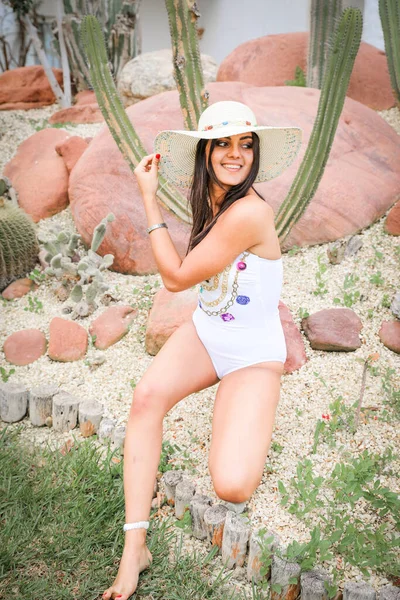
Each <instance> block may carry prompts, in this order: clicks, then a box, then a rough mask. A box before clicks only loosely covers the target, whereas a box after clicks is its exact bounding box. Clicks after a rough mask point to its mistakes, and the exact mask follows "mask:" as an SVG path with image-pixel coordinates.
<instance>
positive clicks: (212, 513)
mask: <svg viewBox="0 0 400 600" xmlns="http://www.w3.org/2000/svg"><path fill="white" fill-rule="evenodd" d="M227 512H228V509H227V508H226V506H223V505H222V504H216V505H215V506H210V508H207V510H206V511H205V513H204V526H205V529H206V533H207V537H206V539H207V540H208V541H209V542H210V544H212V545H213V546H218V548H220V549H221V547H222V537H223V534H224V525H225V519H226V513H227Z"/></svg>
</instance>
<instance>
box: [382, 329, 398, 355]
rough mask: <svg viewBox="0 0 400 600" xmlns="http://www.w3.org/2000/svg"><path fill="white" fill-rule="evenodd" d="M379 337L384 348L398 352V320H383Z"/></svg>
mask: <svg viewBox="0 0 400 600" xmlns="http://www.w3.org/2000/svg"><path fill="white" fill-rule="evenodd" d="M379 338H380V340H381V342H382V344H383V345H384V346H386V348H389V350H393V352H396V353H397V354H400V321H383V322H382V325H381V328H380V330H379Z"/></svg>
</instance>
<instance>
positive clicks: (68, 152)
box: [55, 135, 88, 173]
mask: <svg viewBox="0 0 400 600" xmlns="http://www.w3.org/2000/svg"><path fill="white" fill-rule="evenodd" d="M87 147H88V143H87V142H86V141H85V140H84V139H83V138H81V137H79V135H73V136H72V137H70V138H67V139H66V140H65V142H60V143H59V144H56V146H55V150H56V152H57V154H58V155H59V156H62V157H63V159H64V162H65V166H66V167H67V171H68V173H71V171H72V169H73V168H74V166H75V164H76V163H77V162H78V160H79V159H80V157H81V156H82V154H83V153H84V152H85V150H86V148H87Z"/></svg>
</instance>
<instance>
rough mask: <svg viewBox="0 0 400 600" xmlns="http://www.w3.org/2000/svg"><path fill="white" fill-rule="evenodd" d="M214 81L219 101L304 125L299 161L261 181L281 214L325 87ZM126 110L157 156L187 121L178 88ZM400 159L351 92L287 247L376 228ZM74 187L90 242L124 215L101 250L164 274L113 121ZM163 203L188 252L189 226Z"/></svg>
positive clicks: (396, 141) (277, 122)
mask: <svg viewBox="0 0 400 600" xmlns="http://www.w3.org/2000/svg"><path fill="white" fill-rule="evenodd" d="M207 87H208V90H209V92H210V102H211V103H213V102H217V101H219V100H227V99H229V100H237V101H239V102H244V103H245V104H248V105H249V106H250V107H251V108H252V109H253V110H254V112H255V113H256V116H257V119H258V121H259V123H260V124H263V125H264V124H265V125H274V126H284V125H292V126H293V125H295V126H300V127H301V128H302V129H303V144H302V148H301V151H300V154H299V156H298V157H297V158H296V160H295V162H294V163H293V164H292V165H291V166H290V167H289V168H288V169H287V170H286V171H284V173H283V174H282V175H280V176H279V177H277V178H275V179H273V180H271V181H269V182H266V183H263V184H259V185H257V186H256V187H257V189H258V190H259V191H260V192H261V193H262V194H263V196H264V197H265V199H266V200H267V201H268V203H269V204H270V205H271V206H272V208H273V209H274V211H275V213H276V212H277V211H278V209H279V207H280V205H281V204H282V202H283V201H284V199H285V198H286V196H287V194H288V192H289V189H290V187H291V184H292V182H293V179H294V178H295V175H296V172H297V170H298V168H299V165H300V164H301V161H302V158H303V156H304V154H305V151H306V148H307V144H308V141H309V138H310V134H311V131H312V127H313V124H314V121H315V117H316V114H317V110H318V101H319V97H320V91H319V90H315V89H310V88H298V87H290V86H289V87H264V88H261V87H253V86H250V85H248V84H245V83H235V82H232V83H229V82H228V83H210V84H208V86H207ZM127 113H128V116H129V118H130V120H131V121H132V123H133V125H134V127H135V129H136V131H137V133H138V134H139V136H140V138H141V140H142V141H143V144H144V146H145V148H146V150H147V151H148V152H149V153H150V152H152V151H153V143H154V138H155V136H156V134H157V133H158V132H159V131H160V130H162V129H166V128H168V129H183V127H184V124H183V118H182V114H181V110H180V105H179V98H178V92H175V91H172V92H164V93H162V94H158V95H157V96H153V97H152V98H148V99H147V100H143V101H142V102H138V103H137V104H135V105H133V106H130V107H129V108H128V109H127ZM399 164H400V137H399V136H398V135H397V134H396V132H395V131H394V130H393V129H392V127H390V125H388V124H387V123H386V122H385V121H384V120H383V119H382V118H381V117H379V115H377V114H376V113H375V112H374V111H373V110H372V109H370V108H367V107H366V106H364V105H362V104H360V103H359V102H356V101H355V100H351V99H350V98H347V99H346V101H345V104H344V107H343V112H342V115H341V117H340V119H339V124H338V129H337V132H336V137H335V139H334V142H333V145H332V148H331V153H330V156H329V159H328V162H327V165H326V168H325V171H324V175H323V177H322V179H321V181H320V183H319V186H318V189H317V192H316V194H315V196H314V198H313V199H312V201H311V203H310V204H309V206H308V207H307V209H306V211H305V213H304V214H303V215H302V217H301V218H300V220H299V221H298V222H297V223H296V224H295V225H294V227H293V228H292V230H291V232H290V233H289V235H288V236H287V237H286V239H285V240H284V241H283V243H282V250H283V251H285V250H288V249H289V248H291V247H292V246H293V245H294V244H296V245H297V246H310V245H314V244H322V243H325V242H331V241H334V240H337V239H338V238H341V237H344V236H346V235H349V234H354V233H356V232H358V231H360V230H361V229H363V228H365V227H368V226H369V225H371V223H373V222H374V221H376V220H377V219H379V218H380V217H381V216H382V215H384V214H385V212H386V211H387V209H388V208H389V207H390V206H391V205H392V204H393V203H394V201H395V200H396V198H397V197H398V196H399V194H400V169H399V168H398V165H399ZM68 192H69V197H70V203H71V211H72V214H73V217H74V220H75V224H76V227H77V229H78V231H79V233H80V234H81V235H82V237H83V240H84V241H85V242H86V243H90V240H91V238H92V234H93V230H94V228H95V226H96V225H97V224H98V222H99V221H100V220H101V219H102V218H104V217H105V216H106V215H107V214H108V213H109V212H111V211H112V212H113V213H114V214H115V216H116V220H115V221H114V222H113V223H110V224H109V226H108V228H107V233H106V236H105V239H104V241H103V243H102V246H101V248H100V251H101V253H102V254H106V253H112V254H114V256H115V262H114V265H113V267H112V268H113V269H114V270H116V271H119V272H122V273H132V274H138V275H143V274H148V273H155V272H157V265H156V263H155V260H154V256H153V253H152V250H151V244H150V239H149V235H148V234H147V232H146V228H147V226H148V225H147V219H146V214H145V210H144V207H143V201H142V199H141V196H140V193H139V190H138V186H137V184H136V180H135V177H134V175H133V174H132V172H131V170H130V168H129V166H128V164H127V163H126V162H125V161H124V159H123V157H122V154H121V153H120V151H119V149H118V147H117V145H116V143H115V141H114V139H113V138H112V136H111V134H110V133H109V131H108V128H107V127H106V126H104V128H102V129H101V130H100V131H99V133H98V134H97V135H96V137H95V138H94V139H93V140H92V141H91V143H90V146H89V147H88V149H87V150H86V151H85V153H84V155H83V156H82V157H81V158H80V159H79V161H78V162H77V163H76V165H75V167H74V169H73V171H72V173H71V177H70V186H69V190H68ZM160 208H161V214H162V219H163V220H164V221H166V222H167V225H168V228H169V233H170V235H171V238H172V240H173V242H174V244H175V247H176V249H177V251H178V252H179V254H180V255H181V257H182V258H183V257H184V255H185V252H186V248H187V244H188V241H189V235H190V227H189V225H187V224H185V223H183V222H182V221H181V220H180V219H178V218H177V217H176V216H175V215H174V214H173V213H172V212H169V211H167V210H166V209H164V208H163V207H162V206H161V205H160Z"/></svg>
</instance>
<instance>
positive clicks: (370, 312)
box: [367, 308, 374, 319]
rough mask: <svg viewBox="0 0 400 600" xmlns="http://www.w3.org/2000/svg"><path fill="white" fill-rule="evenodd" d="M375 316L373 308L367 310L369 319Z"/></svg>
mask: <svg viewBox="0 0 400 600" xmlns="http://www.w3.org/2000/svg"><path fill="white" fill-rule="evenodd" d="M373 316H374V309H373V308H368V309H367V317H368V319H372V318H373Z"/></svg>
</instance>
